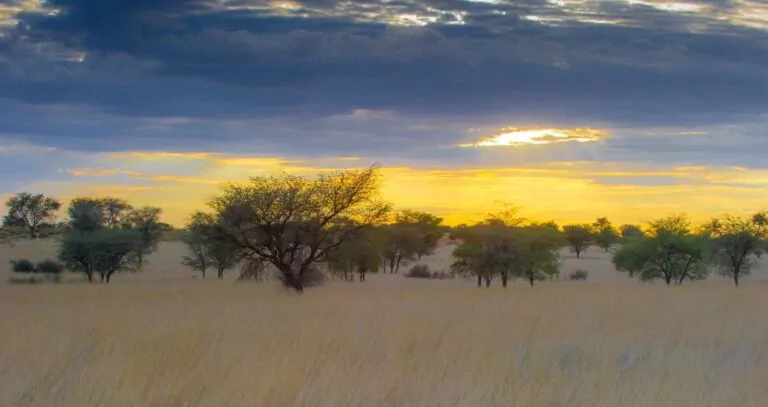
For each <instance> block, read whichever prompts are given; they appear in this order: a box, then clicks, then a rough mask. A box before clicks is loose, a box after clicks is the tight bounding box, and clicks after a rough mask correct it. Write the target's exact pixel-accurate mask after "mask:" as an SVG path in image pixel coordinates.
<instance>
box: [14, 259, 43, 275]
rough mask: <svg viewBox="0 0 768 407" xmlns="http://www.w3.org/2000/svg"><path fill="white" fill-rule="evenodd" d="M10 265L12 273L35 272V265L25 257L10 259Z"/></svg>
mask: <svg viewBox="0 0 768 407" xmlns="http://www.w3.org/2000/svg"><path fill="white" fill-rule="evenodd" d="M11 266H12V268H13V272H14V273H35V272H37V270H36V269H35V265H34V264H32V262H31V261H29V260H27V259H21V260H11Z"/></svg>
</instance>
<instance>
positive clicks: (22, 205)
mask: <svg viewBox="0 0 768 407" xmlns="http://www.w3.org/2000/svg"><path fill="white" fill-rule="evenodd" d="M5 206H6V207H7V208H8V214H7V215H6V217H5V220H4V223H5V222H7V223H10V224H16V225H20V224H23V225H24V226H26V228H27V229H28V230H29V237H30V238H32V239H34V238H36V237H37V228H38V227H39V226H40V225H42V224H44V223H46V222H52V221H53V220H54V219H56V211H58V210H59V208H61V203H60V202H59V201H57V200H56V199H54V198H50V197H46V196H45V195H43V194H37V195H32V194H30V193H29V192H21V193H19V194H16V196H13V197H11V198H9V199H8V201H7V202H6V203H5Z"/></svg>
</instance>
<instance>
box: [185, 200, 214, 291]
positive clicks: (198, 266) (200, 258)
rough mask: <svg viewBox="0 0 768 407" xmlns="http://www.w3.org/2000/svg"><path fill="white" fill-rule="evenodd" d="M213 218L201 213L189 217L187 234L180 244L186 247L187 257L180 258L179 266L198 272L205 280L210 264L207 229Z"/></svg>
mask: <svg viewBox="0 0 768 407" xmlns="http://www.w3.org/2000/svg"><path fill="white" fill-rule="evenodd" d="M214 221H215V218H214V217H213V216H211V215H209V214H205V213H203V212H195V213H193V214H192V216H190V220H189V222H188V223H187V225H186V228H185V229H186V231H187V233H186V234H185V235H184V237H183V238H182V242H184V244H185V245H186V246H187V252H188V255H185V256H184V257H183V258H182V261H181V264H183V265H184V266H187V267H189V268H190V269H192V270H193V271H199V272H200V273H201V274H202V276H203V278H205V275H206V272H207V271H208V268H209V267H210V266H211V264H210V263H211V262H210V248H209V239H208V231H207V227H208V225H209V224H211V223H213V222H214Z"/></svg>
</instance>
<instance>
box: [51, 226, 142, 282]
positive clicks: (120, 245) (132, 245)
mask: <svg viewBox="0 0 768 407" xmlns="http://www.w3.org/2000/svg"><path fill="white" fill-rule="evenodd" d="M141 249H142V238H141V235H140V233H139V232H137V231H135V230H111V229H100V230H96V231H94V232H92V233H88V234H82V233H78V232H74V231H73V232H71V233H69V234H67V235H66V236H65V237H64V238H63V239H62V241H61V245H60V247H59V260H60V261H61V262H62V263H64V265H65V266H66V267H67V268H68V269H69V270H72V271H79V272H82V273H84V274H85V275H86V276H87V278H88V281H89V282H90V281H93V276H94V275H95V274H98V275H99V276H100V277H101V282H102V283H109V282H110V279H111V277H112V275H114V274H115V273H117V272H120V271H125V270H136V267H137V266H138V263H137V253H139V252H140V251H141Z"/></svg>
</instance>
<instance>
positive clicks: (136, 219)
mask: <svg viewBox="0 0 768 407" xmlns="http://www.w3.org/2000/svg"><path fill="white" fill-rule="evenodd" d="M162 212H163V211H162V209H160V208H155V207H151V206H144V207H141V208H137V209H133V210H131V211H130V212H128V213H127V214H126V215H125V219H124V220H123V228H125V229H128V230H133V231H136V232H138V234H139V237H140V239H141V245H140V250H139V251H137V252H136V269H137V271H141V270H143V269H144V264H145V263H146V260H145V259H146V256H147V255H149V254H151V253H153V252H154V251H155V250H157V245H158V243H159V242H160V236H161V234H162V231H161V230H160V227H159V222H160V221H159V219H160V215H161V214H162Z"/></svg>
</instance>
